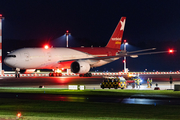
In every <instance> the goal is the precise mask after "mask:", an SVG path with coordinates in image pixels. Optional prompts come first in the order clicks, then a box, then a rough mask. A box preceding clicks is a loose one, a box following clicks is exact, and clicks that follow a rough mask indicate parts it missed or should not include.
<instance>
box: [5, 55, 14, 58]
mask: <svg viewBox="0 0 180 120" xmlns="http://www.w3.org/2000/svg"><path fill="white" fill-rule="evenodd" d="M7 57H14V58H15V57H16V55H7Z"/></svg>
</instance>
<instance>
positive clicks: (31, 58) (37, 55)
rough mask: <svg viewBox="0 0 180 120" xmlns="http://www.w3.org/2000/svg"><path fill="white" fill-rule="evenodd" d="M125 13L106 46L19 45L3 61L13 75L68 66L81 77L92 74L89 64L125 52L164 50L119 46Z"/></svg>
mask: <svg viewBox="0 0 180 120" xmlns="http://www.w3.org/2000/svg"><path fill="white" fill-rule="evenodd" d="M125 22H126V17H121V19H120V21H119V22H118V25H117V26H116V28H115V30H114V32H113V34H112V36H111V38H110V40H109V42H108V43H107V45H106V46H105V47H76V48H64V47H55V48H54V47H51V48H46V49H45V48H21V49H18V50H14V51H12V52H10V53H9V54H8V55H7V56H6V57H5V59H4V63H5V64H6V65H7V66H9V67H11V68H13V69H14V70H15V76H16V77H20V73H19V72H20V70H25V71H26V73H28V72H34V71H35V70H36V69H53V70H54V71H53V73H49V76H62V74H61V73H58V70H59V69H62V68H63V69H71V72H73V73H77V74H79V76H80V77H91V76H92V74H91V73H90V72H89V71H90V68H93V67H99V66H102V65H105V64H108V63H110V62H113V61H115V60H118V59H119V58H121V57H124V56H130V57H138V55H147V54H157V53H165V52H168V51H160V52H146V53H141V52H144V51H149V50H155V48H151V49H144V50H138V51H132V52H127V51H123V50H120V46H121V44H122V37H123V32H124V27H125Z"/></svg>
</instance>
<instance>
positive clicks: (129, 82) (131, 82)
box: [126, 75, 142, 88]
mask: <svg viewBox="0 0 180 120" xmlns="http://www.w3.org/2000/svg"><path fill="white" fill-rule="evenodd" d="M126 81H127V85H132V87H133V88H134V87H135V85H137V83H139V85H141V84H142V79H141V78H140V77H139V76H138V75H129V77H128V78H127V79H126Z"/></svg>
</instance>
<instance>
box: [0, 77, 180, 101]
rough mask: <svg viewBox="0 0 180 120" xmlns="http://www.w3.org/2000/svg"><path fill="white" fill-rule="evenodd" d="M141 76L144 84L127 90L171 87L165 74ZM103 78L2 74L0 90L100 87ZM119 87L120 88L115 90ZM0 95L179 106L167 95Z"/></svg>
mask: <svg viewBox="0 0 180 120" xmlns="http://www.w3.org/2000/svg"><path fill="white" fill-rule="evenodd" d="M140 77H141V78H143V79H144V82H143V84H142V85H141V87H140V88H132V87H131V86H129V87H128V88H126V89H134V90H154V87H155V84H156V83H157V84H158V86H159V87H160V89H161V90H166V89H170V87H171V86H170V84H169V81H168V79H169V76H168V75H163V76H162V75H161V76H159V75H158V76H157V75H153V76H152V75H151V76H149V75H148V76H145V75H143V76H140ZM148 77H149V78H152V79H153V86H152V88H147V85H146V79H147V78H148ZM172 77H173V80H174V81H173V84H172V89H174V84H180V80H179V76H178V75H173V76H172ZM102 81H103V77H102V76H99V77H97V76H96V77H77V76H76V77H72V76H71V77H22V78H12V77H1V78H0V89H4V88H7V89H9V88H10V89H11V88H12V91H13V89H14V88H15V89H16V88H39V86H44V87H45V88H57V89H67V88H68V85H85V87H86V89H101V88H100V83H101V82H102ZM118 90H121V89H118ZM0 98H10V99H15V98H18V99H31V100H48V101H68V102H106V103H124V104H148V105H149V104H158V105H160V104H166V105H179V104H180V103H179V98H178V99H177V98H167V97H166V96H161V98H159V96H156V95H153V96H152V95H151V96H146V95H143V96H142V95H141V94H139V95H135V96H133V95H132V96H130V97H121V96H120V97H113V96H108V97H107V96H104V97H102V96H78V95H53V94H26V93H8V94H7V93H0Z"/></svg>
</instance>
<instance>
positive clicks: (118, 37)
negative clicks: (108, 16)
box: [106, 17, 126, 49]
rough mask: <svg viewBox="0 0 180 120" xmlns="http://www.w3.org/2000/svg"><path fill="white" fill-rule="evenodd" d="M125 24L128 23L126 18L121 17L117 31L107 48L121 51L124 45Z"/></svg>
mask: <svg viewBox="0 0 180 120" xmlns="http://www.w3.org/2000/svg"><path fill="white" fill-rule="evenodd" d="M125 22H126V17H121V20H120V21H119V23H118V25H117V27H116V29H115V30H114V33H113V34H112V36H111V38H110V40H109V42H108V44H107V45H106V47H108V48H115V49H120V46H121V43H122V37H123V32H124V27H125Z"/></svg>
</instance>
